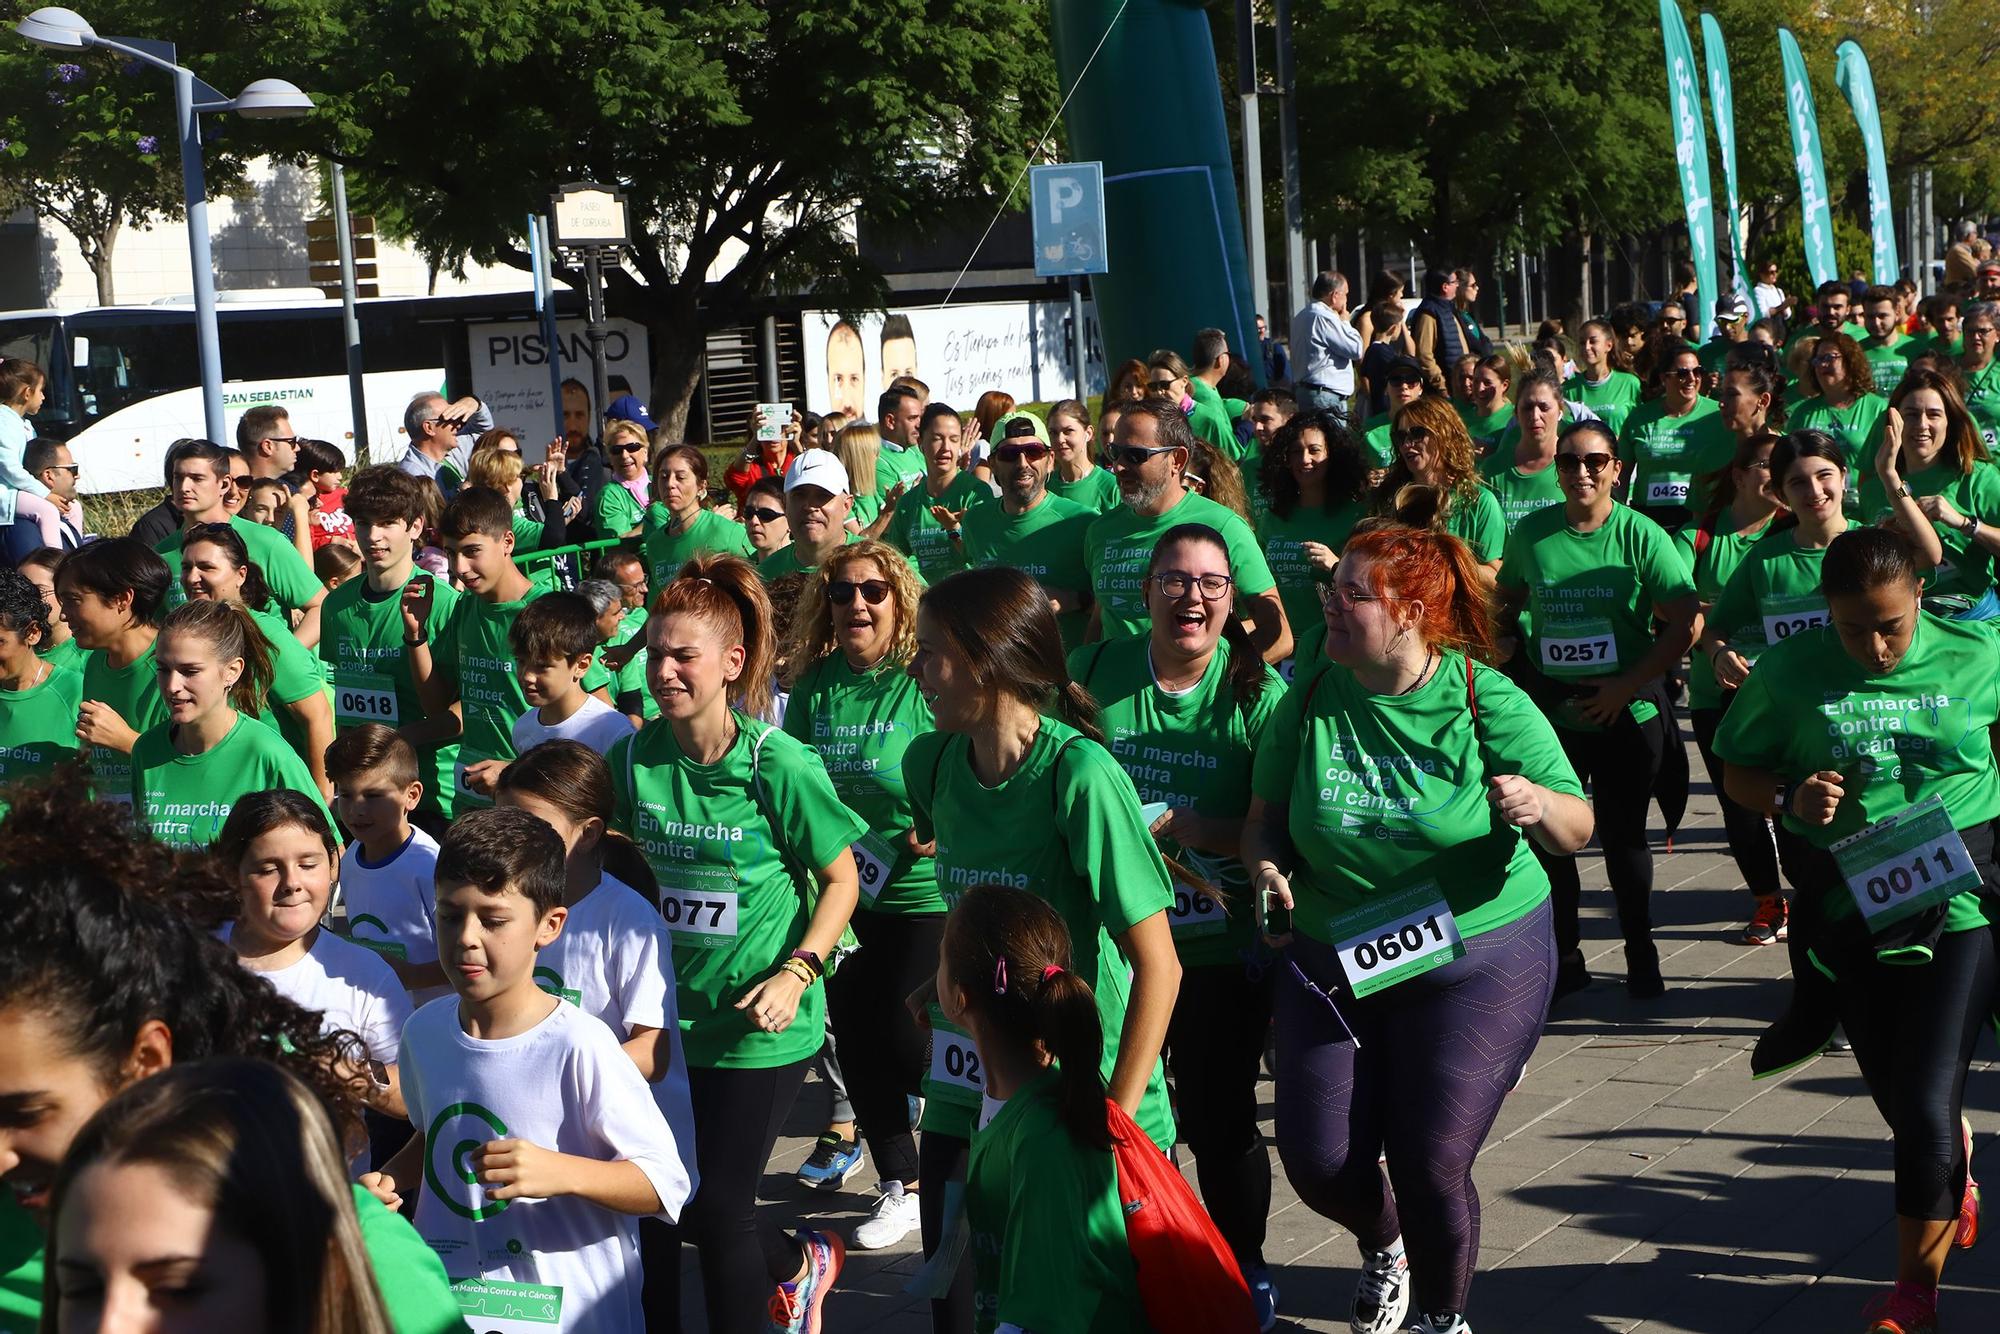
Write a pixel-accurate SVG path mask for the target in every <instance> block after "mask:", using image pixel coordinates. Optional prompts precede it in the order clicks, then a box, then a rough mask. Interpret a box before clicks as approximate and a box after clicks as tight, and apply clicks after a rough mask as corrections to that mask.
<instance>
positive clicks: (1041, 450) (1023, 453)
mask: <svg viewBox="0 0 2000 1334" xmlns="http://www.w3.org/2000/svg"><path fill="white" fill-rule="evenodd" d="M1048 452H1049V447H1048V446H1047V445H1044V444H1040V443H1036V442H1030V443H1028V444H1025V445H1001V446H999V447H998V448H997V449H995V450H994V451H993V461H994V462H995V463H1040V462H1041V461H1042V460H1043V459H1044V458H1046V457H1048Z"/></svg>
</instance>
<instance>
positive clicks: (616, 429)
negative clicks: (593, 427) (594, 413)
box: [598, 419, 653, 458]
mask: <svg viewBox="0 0 2000 1334" xmlns="http://www.w3.org/2000/svg"><path fill="white" fill-rule="evenodd" d="M620 440H637V441H638V442H639V443H640V444H642V445H644V446H645V447H646V454H647V456H648V457H649V458H650V457H651V456H652V453H653V437H652V434H651V433H650V432H649V431H647V430H646V428H645V427H643V426H641V425H639V423H638V422H628V421H625V420H623V419H620V420H618V421H615V422H612V423H611V424H610V425H608V426H606V427H605V428H604V436H603V438H602V439H601V440H600V441H599V442H598V444H599V445H600V446H602V447H606V448H608V447H609V446H611V445H613V444H616V443H617V442H618V441H620Z"/></svg>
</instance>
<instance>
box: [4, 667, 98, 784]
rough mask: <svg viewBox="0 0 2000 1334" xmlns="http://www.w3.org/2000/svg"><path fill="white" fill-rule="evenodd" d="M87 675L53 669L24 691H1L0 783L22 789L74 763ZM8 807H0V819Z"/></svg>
mask: <svg viewBox="0 0 2000 1334" xmlns="http://www.w3.org/2000/svg"><path fill="white" fill-rule="evenodd" d="M82 699H83V674H82V673H80V672H71V671H64V670H63V669H62V668H59V667H57V666H55V665H54V664H50V666H49V674H48V677H47V678H46V679H45V680H42V681H38V682H36V683H35V684H34V685H32V686H30V687H28V688H27V689H26V690H0V783H18V782H20V781H21V780H22V779H24V778H33V777H34V776H35V775H37V774H45V773H47V772H48V771H49V770H51V769H53V768H55V767H56V766H57V765H58V764H61V763H63V762H64V761H65V760H73V759H75V758H76V752H77V740H76V710H77V705H78V704H79V703H80V702H81V701H82ZM6 812H7V804H6V802H5V801H0V815H4V814H6Z"/></svg>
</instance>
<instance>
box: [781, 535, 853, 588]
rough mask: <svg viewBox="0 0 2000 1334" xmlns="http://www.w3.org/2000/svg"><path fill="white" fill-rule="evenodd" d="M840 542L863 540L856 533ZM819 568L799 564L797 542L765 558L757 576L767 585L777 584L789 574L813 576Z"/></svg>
mask: <svg viewBox="0 0 2000 1334" xmlns="http://www.w3.org/2000/svg"><path fill="white" fill-rule="evenodd" d="M840 540H841V541H842V542H843V543H849V544H851V543H855V542H859V541H860V540H861V538H860V536H859V535H857V534H855V533H848V534H846V535H845V536H843V537H842V538H841V539H840ZM818 568H819V566H817V565H802V564H800V563H799V544H798V543H796V542H794V543H792V544H791V545H790V546H784V547H779V548H778V549H777V550H776V551H774V552H772V553H771V554H770V555H768V556H766V557H764V559H763V560H761V561H758V562H757V574H758V576H759V577H760V578H762V579H763V581H764V582H765V583H767V584H773V583H776V582H777V581H778V580H780V579H782V578H784V577H785V576H786V575H788V574H798V573H801V572H804V573H806V574H811V573H812V572H813V571H814V570H817V569H818Z"/></svg>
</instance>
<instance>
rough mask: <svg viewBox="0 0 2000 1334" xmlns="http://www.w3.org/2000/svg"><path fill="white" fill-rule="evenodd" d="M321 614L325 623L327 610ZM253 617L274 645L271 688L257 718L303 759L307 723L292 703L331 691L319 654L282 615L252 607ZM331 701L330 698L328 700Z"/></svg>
mask: <svg viewBox="0 0 2000 1334" xmlns="http://www.w3.org/2000/svg"><path fill="white" fill-rule="evenodd" d="M321 617H322V624H323V623H324V612H322V613H321ZM250 619H251V620H252V621H255V622H256V624H257V628H258V629H259V630H261V631H263V633H264V642H265V643H267V644H269V645H270V646H271V689H270V692H269V693H268V694H266V695H265V696H264V709H263V711H262V712H261V713H259V714H258V715H257V719H258V721H259V722H262V723H265V724H267V725H269V726H271V727H274V728H276V729H277V732H278V735H279V736H281V737H283V738H284V739H285V744H286V745H288V746H290V747H291V748H292V749H293V750H295V751H297V752H298V755H299V758H300V759H306V747H307V741H306V725H305V724H304V723H302V722H300V721H299V716H298V714H296V713H294V712H293V711H292V709H291V707H290V706H291V705H294V704H297V703H299V702H300V701H301V700H307V699H311V698H312V697H313V696H314V695H330V694H331V692H330V691H328V690H327V685H326V676H325V674H324V673H323V672H322V671H321V670H320V662H319V658H318V657H317V656H315V655H314V653H313V651H312V650H311V649H309V648H307V647H306V646H305V645H303V644H301V643H299V641H298V638H297V637H296V636H295V635H293V634H292V630H291V627H290V626H288V625H286V624H285V622H284V621H283V620H281V619H280V618H278V617H276V616H273V615H272V614H271V613H269V612H267V611H253V612H251V613H250ZM331 702H332V701H331V700H330V699H329V701H328V703H329V704H331Z"/></svg>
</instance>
